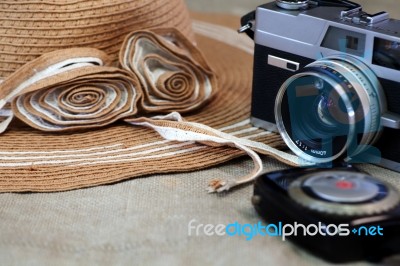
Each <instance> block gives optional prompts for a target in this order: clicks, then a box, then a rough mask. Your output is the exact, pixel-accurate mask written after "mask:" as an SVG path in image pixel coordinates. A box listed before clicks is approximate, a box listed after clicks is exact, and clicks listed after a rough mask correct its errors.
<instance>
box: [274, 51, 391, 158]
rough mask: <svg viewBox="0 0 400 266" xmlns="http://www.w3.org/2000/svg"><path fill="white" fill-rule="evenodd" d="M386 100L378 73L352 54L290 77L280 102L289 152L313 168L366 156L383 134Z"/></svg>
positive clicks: (278, 114)
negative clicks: (318, 164)
mask: <svg viewBox="0 0 400 266" xmlns="http://www.w3.org/2000/svg"><path fill="white" fill-rule="evenodd" d="M385 108H386V101H385V97H384V94H383V90H382V87H381V85H380V83H379V81H378V78H377V77H376V75H375V74H374V73H373V71H372V70H371V69H370V68H369V67H368V66H367V65H365V64H364V63H363V62H361V61H360V60H358V59H357V58H355V57H352V56H348V55H338V56H331V57H326V58H322V59H320V60H317V61H315V62H313V63H311V64H309V65H307V66H306V67H305V68H304V69H303V70H301V71H300V72H298V73H297V74H295V75H294V76H292V77H290V78H289V79H288V80H286V82H284V84H283V85H282V86H281V88H280V90H279V92H278V94H277V97H276V101H275V119H276V124H277V127H278V130H279V132H280V134H281V136H282V138H283V139H284V141H285V143H286V144H287V145H288V147H289V148H290V149H291V150H292V151H293V152H294V153H295V154H297V155H298V156H299V157H301V158H302V159H304V160H307V161H310V162H313V163H328V162H331V161H334V160H336V159H338V158H341V157H344V156H347V157H352V156H354V155H356V154H359V153H361V152H363V151H364V150H365V149H367V148H368V147H369V145H371V144H373V143H374V142H375V141H376V140H377V138H378V137H379V135H380V129H381V126H380V117H381V113H382V112H384V111H385Z"/></svg>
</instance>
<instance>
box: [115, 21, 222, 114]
mask: <svg viewBox="0 0 400 266" xmlns="http://www.w3.org/2000/svg"><path fill="white" fill-rule="evenodd" d="M120 64H121V65H122V67H123V68H124V69H126V70H128V71H131V72H133V73H134V74H135V75H136V76H137V77H138V78H139V80H140V83H141V85H142V87H143V97H142V99H141V100H140V105H141V106H140V107H141V110H142V111H144V112H147V113H169V112H172V111H176V112H180V113H185V112H189V111H193V110H195V109H198V108H199V107H201V106H202V105H203V104H205V103H206V102H207V100H209V99H210V98H211V96H212V89H213V88H215V87H216V77H215V75H214V73H213V71H212V70H211V68H210V67H209V66H208V64H207V62H206V60H205V59H204V57H203V55H202V53H201V52H200V51H199V50H198V49H197V48H196V47H195V46H194V45H193V44H192V43H191V42H190V41H189V40H187V39H186V38H185V37H184V36H183V34H182V33H180V32H179V31H178V30H176V29H173V28H169V29H154V30H151V31H149V30H146V31H136V32H133V33H131V34H130V35H128V36H127V37H126V38H125V41H124V43H123V45H122V48H121V51H120Z"/></svg>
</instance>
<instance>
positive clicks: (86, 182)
mask: <svg viewBox="0 0 400 266" xmlns="http://www.w3.org/2000/svg"><path fill="white" fill-rule="evenodd" d="M194 17H195V19H196V21H195V22H194V31H195V33H196V39H197V43H198V46H199V48H200V49H201V50H202V52H203V53H204V55H205V57H206V58H207V60H208V62H209V64H210V65H211V67H212V68H213V70H214V71H215V72H216V74H217V77H218V88H216V90H217V91H216V93H215V96H214V98H213V99H212V100H211V101H210V103H209V104H208V105H207V106H205V107H204V108H202V109H201V110H199V111H196V112H195V113H193V114H190V115H186V116H185V119H187V120H189V121H195V122H199V123H204V124H206V125H208V126H211V127H213V128H216V129H219V130H221V131H223V132H227V133H230V134H234V135H235V136H237V137H243V138H248V139H251V140H255V141H259V142H262V143H265V144H268V145H270V146H272V147H283V142H282V141H281V138H280V136H279V135H278V134H275V133H271V132H266V131H264V130H261V129H258V128H255V127H252V125H251V124H250V120H249V117H250V101H251V80H252V62H253V56H252V45H253V44H252V41H251V40H249V39H247V38H246V37H245V36H240V35H238V34H237V33H236V32H235V31H234V30H233V27H234V25H232V24H231V23H233V22H234V21H238V19H237V18H236V17H231V16H230V17H226V16H225V19H223V20H222V21H223V23H229V24H231V25H230V26H233V27H232V28H227V27H224V26H221V24H215V22H217V21H216V20H221V18H220V17H219V18H216V17H215V16H202V15H194ZM213 20H214V21H213ZM225 26H227V25H225ZM241 155H243V152H241V151H238V150H236V149H233V148H230V147H209V146H205V145H203V144H197V143H187V142H183V143H180V142H174V141H166V140H164V139H162V138H161V137H160V136H159V135H158V134H157V133H155V132H153V131H152V130H151V129H148V128H142V127H133V126H131V125H128V124H125V123H123V122H118V123H116V124H113V125H111V126H107V127H105V128H101V129H95V130H90V131H81V132H74V133H62V134H60V133H44V132H41V131H38V130H35V129H32V128H30V127H26V126H24V125H21V124H18V123H14V124H13V126H12V127H11V128H10V130H9V131H7V132H6V133H5V134H3V135H2V136H1V148H0V192H26V191H31V192H54V191H65V190H71V189H77V188H84V187H91V186H96V185H102V184H109V183H114V182H117V181H121V180H125V179H131V178H134V177H139V176H144V175H149V174H155V173H170V172H184V171H193V170H198V169H203V168H206V167H210V166H214V165H217V164H220V163H223V162H226V161H229V160H231V159H233V158H236V157H238V156H241Z"/></svg>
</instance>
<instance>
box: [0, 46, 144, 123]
mask: <svg viewBox="0 0 400 266" xmlns="http://www.w3.org/2000/svg"><path fill="white" fill-rule="evenodd" d="M108 62H109V60H108V56H107V55H106V54H104V53H103V52H101V51H99V50H96V49H89V48H88V49H67V50H62V51H57V52H53V53H49V54H46V55H43V56H42V57H39V58H38V59H36V60H34V61H32V62H31V63H29V64H27V65H25V66H24V67H22V68H21V69H19V70H18V71H17V72H15V73H14V74H13V75H12V77H10V78H9V79H7V80H5V81H4V82H3V83H2V84H1V88H2V90H1V92H2V93H3V94H5V93H7V92H8V94H6V95H5V96H3V97H1V99H3V101H4V102H5V101H12V113H13V114H14V115H15V116H16V117H18V118H19V119H20V120H22V121H23V122H25V123H26V124H28V125H30V126H32V127H34V128H37V129H40V130H44V131H66V130H74V129H79V128H91V127H100V126H104V125H107V124H110V123H112V122H114V121H116V120H118V119H120V118H125V117H128V116H132V115H135V114H136V113H137V101H138V99H139V98H140V96H141V88H140V83H139V81H138V80H137V79H136V78H135V77H133V76H131V75H130V74H129V73H127V72H126V71H124V70H121V69H119V68H115V67H109V66H104V64H107V63H108ZM0 109H1V106H0Z"/></svg>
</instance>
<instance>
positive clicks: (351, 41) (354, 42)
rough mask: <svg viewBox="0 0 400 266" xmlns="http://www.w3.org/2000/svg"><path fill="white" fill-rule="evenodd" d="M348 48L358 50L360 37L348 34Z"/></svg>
mask: <svg viewBox="0 0 400 266" xmlns="http://www.w3.org/2000/svg"><path fill="white" fill-rule="evenodd" d="M346 48H347V49H352V50H355V51H357V50H358V38H357V37H353V36H346Z"/></svg>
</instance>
